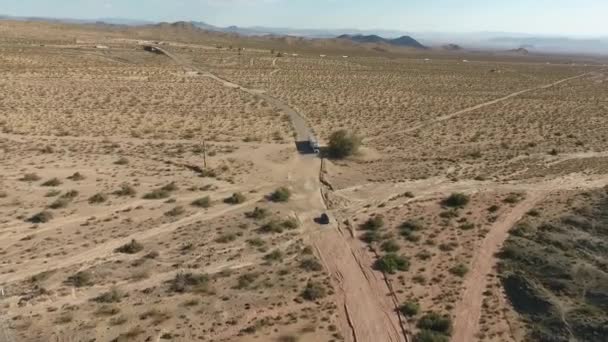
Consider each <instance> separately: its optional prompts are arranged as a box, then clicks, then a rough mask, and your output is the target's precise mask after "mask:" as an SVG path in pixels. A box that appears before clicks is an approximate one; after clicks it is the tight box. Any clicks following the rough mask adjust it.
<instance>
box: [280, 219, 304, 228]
mask: <svg viewBox="0 0 608 342" xmlns="http://www.w3.org/2000/svg"><path fill="white" fill-rule="evenodd" d="M281 225H282V226H283V227H285V229H296V228H298V227H299V226H300V222H299V221H298V219H296V218H295V217H290V218H288V219H286V220H284V221H283V222H282V223H281Z"/></svg>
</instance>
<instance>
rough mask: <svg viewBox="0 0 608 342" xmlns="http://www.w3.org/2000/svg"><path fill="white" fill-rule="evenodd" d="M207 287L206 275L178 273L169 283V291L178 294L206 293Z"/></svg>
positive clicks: (207, 278)
mask: <svg viewBox="0 0 608 342" xmlns="http://www.w3.org/2000/svg"><path fill="white" fill-rule="evenodd" d="M208 287H209V276H207V275H206V274H193V273H178V274H176V275H175V278H173V279H172V280H171V281H170V287H169V289H170V290H171V291H173V292H178V293H184V292H189V291H194V292H208V290H209V289H208Z"/></svg>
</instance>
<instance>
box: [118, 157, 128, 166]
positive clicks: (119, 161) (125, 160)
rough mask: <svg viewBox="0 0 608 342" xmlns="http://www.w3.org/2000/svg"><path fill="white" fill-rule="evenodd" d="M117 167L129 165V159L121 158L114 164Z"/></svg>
mask: <svg viewBox="0 0 608 342" xmlns="http://www.w3.org/2000/svg"><path fill="white" fill-rule="evenodd" d="M114 164H115V165H127V164H129V159H127V158H125V157H120V158H119V159H118V160H117V161H115V162H114Z"/></svg>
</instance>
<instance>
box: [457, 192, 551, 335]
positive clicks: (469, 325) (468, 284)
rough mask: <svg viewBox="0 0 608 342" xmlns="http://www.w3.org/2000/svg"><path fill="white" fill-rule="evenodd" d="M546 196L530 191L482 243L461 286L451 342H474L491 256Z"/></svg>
mask: <svg viewBox="0 0 608 342" xmlns="http://www.w3.org/2000/svg"><path fill="white" fill-rule="evenodd" d="M545 195H546V193H545V192H530V193H528V197H527V198H526V199H525V200H524V201H522V202H521V203H519V204H518V205H517V206H516V207H515V208H513V210H511V212H509V213H508V214H507V215H506V216H504V217H503V218H502V219H501V220H500V221H498V222H497V223H496V224H494V226H493V227H492V229H491V230H490V233H489V234H488V235H487V236H486V238H485V239H484V241H483V242H482V244H481V246H480V248H479V250H478V251H477V254H476V255H475V258H474V259H473V264H472V266H471V270H470V272H469V273H468V274H467V275H466V278H465V280H464V283H463V289H464V292H463V295H462V298H461V300H460V302H459V303H458V304H457V305H456V307H455V308H454V317H455V319H454V334H453V335H452V341H474V340H475V335H476V334H477V332H478V331H479V319H480V318H481V304H482V301H483V292H484V291H485V288H486V284H487V278H486V277H487V275H488V274H489V273H490V272H491V271H492V267H494V266H495V265H496V262H497V259H496V257H495V254H496V253H497V252H498V251H499V250H500V248H501V247H502V245H503V243H504V241H505V240H506V239H507V237H508V236H509V230H510V229H511V228H512V227H513V226H514V225H515V224H516V223H517V222H518V221H519V220H520V219H521V218H522V217H523V216H524V215H525V214H526V213H527V212H528V211H529V210H530V209H532V208H533V207H534V206H535V205H536V203H538V202H539V201H540V200H542V198H543V197H544V196H545Z"/></svg>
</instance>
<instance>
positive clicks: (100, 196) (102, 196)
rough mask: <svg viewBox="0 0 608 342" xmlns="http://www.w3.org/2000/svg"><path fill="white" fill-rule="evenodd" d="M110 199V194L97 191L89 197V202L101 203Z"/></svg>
mask: <svg viewBox="0 0 608 342" xmlns="http://www.w3.org/2000/svg"><path fill="white" fill-rule="evenodd" d="M107 200H108V195H106V194H104V193H101V192H100V193H96V194H95V195H93V196H91V197H89V203H90V204H100V203H104V202H106V201H107Z"/></svg>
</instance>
